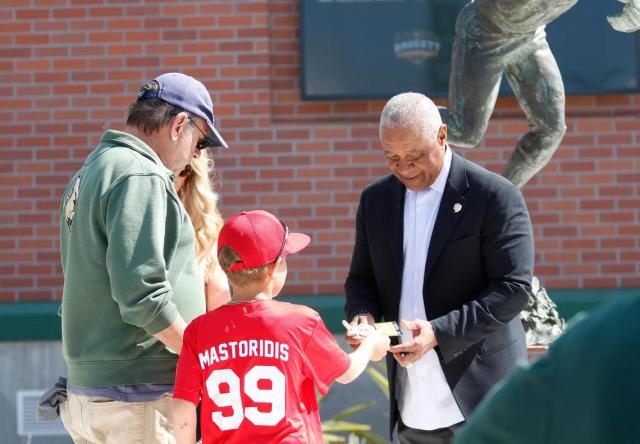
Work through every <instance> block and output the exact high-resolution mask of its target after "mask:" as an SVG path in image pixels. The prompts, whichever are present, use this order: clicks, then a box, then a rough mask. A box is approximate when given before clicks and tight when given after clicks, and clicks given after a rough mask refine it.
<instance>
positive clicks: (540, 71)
mask: <svg viewBox="0 0 640 444" xmlns="http://www.w3.org/2000/svg"><path fill="white" fill-rule="evenodd" d="M530 45H531V49H532V51H531V52H530V54H528V55H526V54H525V56H523V57H522V58H520V59H518V60H517V61H516V62H514V63H512V64H510V65H509V66H508V67H507V69H506V70H505V73H506V76H507V80H508V82H509V84H510V85H511V88H512V89H513V92H514V94H515V96H516V98H517V99H518V103H519V104H520V107H521V108H522V110H523V111H524V113H525V114H526V116H527V119H528V120H529V128H530V131H529V132H528V133H526V134H525V135H524V136H522V138H520V140H519V141H518V144H517V145H516V148H515V150H514V151H513V153H512V155H511V158H510V159H509V162H508V163H507V166H506V167H505V169H504V172H503V173H502V174H503V176H505V177H506V178H507V179H509V180H510V181H511V182H513V184H515V185H516V186H517V187H522V186H523V185H524V184H526V183H527V182H528V181H529V179H531V178H532V177H533V176H534V175H535V174H536V173H537V172H538V171H540V170H541V169H542V167H544V166H545V165H546V164H547V163H548V162H549V160H550V159H551V156H553V153H554V152H555V150H556V149H557V148H558V146H559V145H560V142H561V141H562V137H563V136H564V133H565V131H566V128H567V127H566V125H565V117H564V103H565V99H564V85H563V84H562V77H561V75H560V70H559V69H558V65H557V64H556V60H555V58H554V57H553V54H552V53H551V49H549V45H548V44H547V40H546V37H545V34H544V28H541V29H540V30H538V32H536V38H535V39H534V40H533V41H532V42H531V44H530Z"/></svg>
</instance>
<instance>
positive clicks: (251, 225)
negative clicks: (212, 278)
mask: <svg viewBox="0 0 640 444" xmlns="http://www.w3.org/2000/svg"><path fill="white" fill-rule="evenodd" d="M310 241H311V238H310V237H309V236H307V235H306V234H302V233H289V229H288V228H287V226H286V225H285V224H284V222H282V221H281V220H280V219H278V218H277V217H275V216H274V215H273V214H271V213H268V212H266V211H262V210H253V211H243V212H242V213H240V214H238V215H236V216H233V217H232V218H231V219H229V220H228V221H227V222H226V223H225V224H224V226H223V227H222V230H220V235H219V236H218V254H220V250H221V249H222V247H224V246H226V247H229V248H231V249H232V250H234V251H235V252H236V253H238V255H239V256H240V261H238V262H236V263H235V264H233V265H232V266H231V267H229V268H227V271H238V270H246V269H248V268H257V267H262V266H263V265H266V264H270V263H271V262H275V261H276V260H277V259H278V258H280V257H281V256H288V255H290V254H294V253H297V252H298V251H300V250H302V249H303V248H304V247H306V246H307V245H309V242H310Z"/></svg>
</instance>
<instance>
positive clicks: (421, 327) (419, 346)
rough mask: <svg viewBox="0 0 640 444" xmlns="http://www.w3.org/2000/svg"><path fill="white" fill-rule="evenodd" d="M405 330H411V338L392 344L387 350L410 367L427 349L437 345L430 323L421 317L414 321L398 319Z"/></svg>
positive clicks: (402, 363) (404, 365) (403, 364)
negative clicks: (407, 340)
mask: <svg viewBox="0 0 640 444" xmlns="http://www.w3.org/2000/svg"><path fill="white" fill-rule="evenodd" d="M400 325H401V326H402V328H404V329H405V330H411V333H412V334H413V339H411V341H410V342H407V343H404V344H399V345H394V346H393V347H391V348H390V350H389V351H391V353H393V356H394V357H395V358H396V361H398V364H400V365H401V366H403V367H411V366H412V365H413V363H414V362H416V361H418V360H419V359H421V358H422V357H423V356H424V355H425V354H426V353H427V352H428V351H429V350H431V349H432V348H433V347H435V346H436V345H438V340H437V339H436V335H435V332H434V331H433V327H432V326H431V323H430V322H428V321H425V320H423V319H416V320H414V321H405V320H404V319H403V320H402V321H400Z"/></svg>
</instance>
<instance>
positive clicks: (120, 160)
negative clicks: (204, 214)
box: [60, 73, 227, 444]
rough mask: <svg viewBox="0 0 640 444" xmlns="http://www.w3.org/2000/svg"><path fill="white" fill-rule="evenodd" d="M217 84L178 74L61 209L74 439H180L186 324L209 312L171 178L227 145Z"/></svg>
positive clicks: (67, 409) (87, 169) (69, 423)
mask: <svg viewBox="0 0 640 444" xmlns="http://www.w3.org/2000/svg"><path fill="white" fill-rule="evenodd" d="M212 107H213V105H212V102H211V97H210V95H209V92H208V91H207V89H206V88H205V86H204V85H203V84H202V83H200V82H199V81H198V80H196V79H194V78H193V77H190V76H186V75H184V74H179V73H168V74H163V75H161V76H159V77H156V78H155V79H154V80H153V81H152V82H150V83H148V84H147V85H145V86H143V87H142V88H141V90H140V93H139V94H138V98H137V100H136V102H135V103H133V104H132V105H131V107H130V109H129V115H128V118H127V126H126V128H125V129H124V131H114V130H109V131H106V132H105V133H104V134H103V135H102V138H101V140H100V143H99V144H98V146H97V147H96V148H95V150H94V151H93V152H92V153H91V154H89V156H88V157H87V159H86V160H85V162H84V165H83V166H82V167H81V168H80V170H79V171H78V172H77V173H76V174H75V175H74V177H73V178H72V179H71V181H70V182H69V184H68V185H67V188H66V190H65V193H64V196H63V198H62V203H61V207H60V243H61V253H62V266H63V271H64V290H63V299H62V344H63V353H64V357H65V360H66V362H67V365H68V368H69V375H68V400H67V401H66V402H64V403H63V404H62V405H61V408H60V410H61V416H62V420H63V422H64V424H65V427H66V428H67V430H68V431H69V433H70V434H71V436H72V438H73V439H74V441H75V442H76V443H103V442H109V443H111V442H113V443H125V444H126V443H145V444H146V443H160V442H162V443H166V442H169V443H170V442H174V441H173V436H172V433H171V429H170V415H171V399H170V397H171V392H172V390H173V382H174V375H175V369H176V362H177V357H178V354H179V352H180V349H181V348H182V334H183V331H184V328H185V327H186V324H187V323H188V322H190V321H191V320H192V319H193V318H195V317H196V316H198V315H200V314H202V313H204V311H205V306H204V303H205V298H204V294H203V293H204V285H203V277H202V276H201V275H200V271H199V268H198V267H197V266H196V263H195V254H194V252H195V246H194V232H193V227H192V226H191V221H190V220H189V217H188V216H187V213H186V212H185V210H184V208H183V206H182V204H181V203H180V199H179V198H178V196H177V194H176V191H175V189H174V186H173V178H174V175H175V174H177V173H179V172H180V171H181V170H182V169H183V168H184V167H185V166H186V165H187V164H189V162H190V161H191V159H192V158H198V157H199V156H200V150H202V149H205V148H208V147H216V146H222V147H225V148H226V147H227V144H226V143H225V141H224V139H222V137H221V136H220V134H219V133H218V131H217V130H216V128H215V127H214V125H213V121H214V116H213V111H212Z"/></svg>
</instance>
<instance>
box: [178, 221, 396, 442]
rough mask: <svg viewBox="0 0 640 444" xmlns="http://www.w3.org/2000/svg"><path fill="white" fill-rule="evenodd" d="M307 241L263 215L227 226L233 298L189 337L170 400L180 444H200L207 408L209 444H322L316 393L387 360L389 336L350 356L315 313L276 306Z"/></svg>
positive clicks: (224, 252) (223, 260)
mask: <svg viewBox="0 0 640 444" xmlns="http://www.w3.org/2000/svg"><path fill="white" fill-rule="evenodd" d="M309 241H310V239H309V236H307V235H305V234H301V233H289V231H288V229H287V227H286V225H284V223H282V222H281V221H280V220H278V219H277V218H276V217H275V216H273V215H272V214H270V213H267V212H265V211H260V210H256V211H248V212H243V213H240V214H238V215H237V216H235V217H233V218H231V219H230V220H229V221H228V222H227V223H226V224H225V225H224V226H223V227H222V230H221V231H220V235H219V238H218V259H219V261H220V265H221V266H222V269H223V270H225V273H226V274H227V277H228V278H229V284H230V287H231V294H232V298H231V301H230V302H229V303H228V304H227V305H224V306H222V307H219V308H218V309H216V310H214V311H212V312H209V313H207V314H205V315H203V316H200V317H198V318H196V319H195V320H194V321H193V322H192V323H191V324H190V325H189V326H188V327H187V329H186V331H185V333H184V342H183V347H182V352H181V354H180V359H179V360H178V369H177V375H176V383H175V388H174V393H173V397H174V429H175V435H176V438H177V442H178V443H179V444H182V443H189V444H193V443H194V442H195V428H196V405H197V404H198V401H200V400H201V401H202V415H201V425H202V441H203V444H210V443H222V442H224V443H229V444H232V443H243V444H244V443H248V442H259V443H261V444H268V443H322V442H323V439H322V431H321V426H320V415H319V412H318V404H317V401H316V395H315V388H317V389H318V390H319V391H320V393H323V394H324V393H326V392H327V390H328V388H329V385H330V384H331V383H332V382H333V381H334V380H337V381H338V382H340V383H343V384H346V383H348V382H351V381H353V380H354V379H355V378H356V377H357V376H358V375H359V374H360V373H362V371H363V370H364V369H365V367H366V366H367V364H368V362H369V360H370V359H372V360H380V359H382V358H383V357H384V356H385V354H386V352H387V350H388V348H389V338H388V337H386V336H383V335H381V334H380V333H378V332H373V333H372V334H369V335H368V336H367V337H366V338H364V340H363V342H362V345H361V346H360V347H359V348H358V349H357V350H356V351H354V352H353V353H351V354H349V355H347V354H346V353H345V352H344V351H342V349H340V347H339V346H338V344H337V343H336V341H335V339H334V337H333V336H332V335H331V333H330V332H329V331H328V330H327V328H326V327H325V325H324V323H323V322H322V319H321V318H320V316H319V315H318V313H316V312H315V311H314V310H312V309H310V308H308V307H305V306H302V305H296V304H289V303H284V302H277V301H274V300H273V298H274V297H275V296H276V295H277V294H278V293H279V292H280V290H281V289H282V287H283V286H284V282H285V279H286V275H287V262H286V259H285V257H286V256H287V255H289V254H293V253H297V252H298V251H300V250H302V249H303V248H304V247H306V246H307V245H308V244H309Z"/></svg>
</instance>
